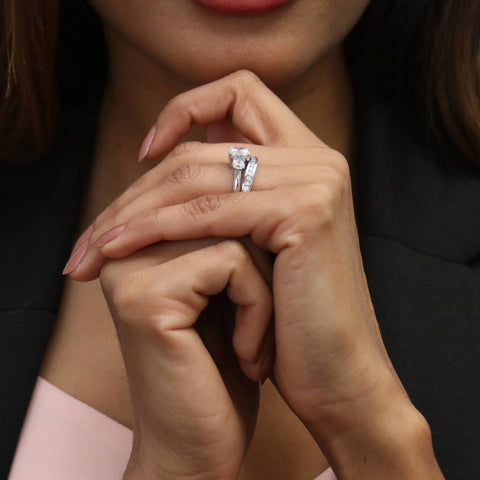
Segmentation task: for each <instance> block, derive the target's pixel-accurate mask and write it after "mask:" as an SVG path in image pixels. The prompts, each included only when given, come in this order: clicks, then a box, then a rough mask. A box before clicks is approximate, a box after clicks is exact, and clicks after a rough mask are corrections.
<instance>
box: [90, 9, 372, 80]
mask: <svg viewBox="0 0 480 480" xmlns="http://www.w3.org/2000/svg"><path fill="white" fill-rule="evenodd" d="M285 1H286V0H283V1H280V2H279V1H278V0H248V1H245V0H222V1H220V0H116V1H115V2H112V1H110V0H90V3H91V4H92V6H93V7H94V9H95V10H96V11H97V12H98V14H99V15H100V17H101V18H102V20H103V23H104V26H105V31H106V34H107V39H108V41H109V43H110V44H111V43H112V39H115V38H116V39H121V42H124V43H125V42H126V44H129V46H132V47H133V49H134V50H135V51H136V52H137V53H140V54H142V55H143V56H145V57H146V58H147V59H149V60H150V61H152V62H153V63H154V64H158V65H159V66H161V67H162V68H164V69H166V70H168V71H170V72H172V73H174V74H175V75H176V76H178V77H179V78H181V79H183V80H185V82H187V83H190V84H194V85H195V84H202V83H206V82H209V81H212V80H214V79H216V78H220V77H223V76H225V75H227V74H228V73H231V72H233V71H235V70H238V69H248V70H251V71H253V72H255V73H256V74H257V75H258V76H259V77H260V78H262V80H263V81H264V82H265V83H266V84H267V85H269V86H270V87H271V88H275V87H281V86H283V85H286V84H288V83H290V82H292V81H293V80H295V79H296V78H298V77H299V76H301V75H302V74H303V73H304V72H306V71H307V70H308V69H309V68H310V67H311V66H312V65H313V64H315V63H316V62H317V61H319V60H320V59H321V58H322V57H323V56H325V55H326V54H327V53H328V52H329V50H330V49H332V48H333V47H334V46H336V45H338V44H339V43H340V42H341V41H342V40H343V39H344V37H345V36H346V35H347V34H348V33H349V31H350V30H351V29H352V28H353V26H354V25H355V23H356V22H357V20H358V19H359V18H360V16H361V14H362V13H363V11H364V10H365V8H366V6H367V5H368V3H369V0H289V1H288V0H287V1H286V3H285ZM275 3H276V4H282V5H281V6H279V7H277V8H271V9H269V7H273V6H275V5H274V4H275ZM235 4H237V6H238V5H243V6H245V5H246V6H247V7H248V8H253V10H254V11H255V10H256V12H253V13H252V11H250V12H249V13H243V12H240V11H239V9H238V8H237V6H235ZM212 5H213V7H214V8H211V6H212ZM219 5H221V8H222V9H223V10H225V9H226V10H230V11H229V12H221V11H218V10H217V9H216V8H217V7H218V6H219ZM262 8H263V10H262ZM232 10H233V11H232Z"/></svg>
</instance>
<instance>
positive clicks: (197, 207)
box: [185, 194, 221, 218]
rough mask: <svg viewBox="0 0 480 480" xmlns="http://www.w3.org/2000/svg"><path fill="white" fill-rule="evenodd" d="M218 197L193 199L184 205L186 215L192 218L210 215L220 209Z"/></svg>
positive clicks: (214, 195)
mask: <svg viewBox="0 0 480 480" xmlns="http://www.w3.org/2000/svg"><path fill="white" fill-rule="evenodd" d="M220 204H221V201H220V195H218V194H209V195H203V196H201V197H198V198H195V199H194V200H191V201H190V202H187V203H186V204H185V208H186V211H187V214H188V215H190V216H191V217H193V218H196V217H198V216H199V215H203V214H206V213H211V212H213V211H215V210H217V209H218V208H220Z"/></svg>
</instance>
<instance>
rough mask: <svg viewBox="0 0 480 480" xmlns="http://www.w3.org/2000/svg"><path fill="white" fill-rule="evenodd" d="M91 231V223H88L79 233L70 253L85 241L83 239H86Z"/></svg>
mask: <svg viewBox="0 0 480 480" xmlns="http://www.w3.org/2000/svg"><path fill="white" fill-rule="evenodd" d="M92 232H93V225H90V226H89V227H88V228H87V229H86V230H85V231H84V232H83V233H82V234H81V235H80V238H79V239H78V240H77V241H76V243H75V245H74V246H73V250H72V254H74V253H75V252H76V251H77V249H78V247H80V245H82V243H83V242H84V241H85V240H88V239H89V237H90V235H91V234H92Z"/></svg>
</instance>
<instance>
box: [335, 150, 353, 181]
mask: <svg viewBox="0 0 480 480" xmlns="http://www.w3.org/2000/svg"><path fill="white" fill-rule="evenodd" d="M332 168H333V170H334V171H335V172H336V175H337V177H338V180H339V181H341V182H342V183H345V182H346V181H349V179H350V165H349V163H348V160H347V159H346V158H345V156H344V155H342V154H341V153H340V152H337V151H335V150H334V151H332Z"/></svg>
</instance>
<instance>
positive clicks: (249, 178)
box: [242, 157, 258, 192]
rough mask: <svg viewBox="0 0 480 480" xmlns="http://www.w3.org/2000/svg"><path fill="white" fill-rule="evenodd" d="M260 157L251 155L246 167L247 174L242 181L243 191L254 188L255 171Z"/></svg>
mask: <svg viewBox="0 0 480 480" xmlns="http://www.w3.org/2000/svg"><path fill="white" fill-rule="evenodd" d="M257 166H258V158H257V157H250V159H249V160H248V163H247V166H246V168H245V174H244V177H243V183H242V192H249V191H250V190H251V189H252V183H253V179H254V178H255V173H256V171H257Z"/></svg>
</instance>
